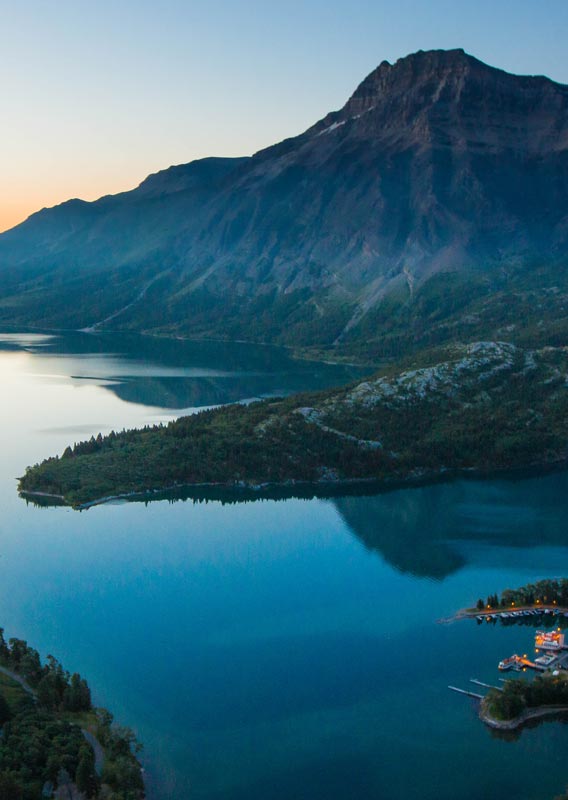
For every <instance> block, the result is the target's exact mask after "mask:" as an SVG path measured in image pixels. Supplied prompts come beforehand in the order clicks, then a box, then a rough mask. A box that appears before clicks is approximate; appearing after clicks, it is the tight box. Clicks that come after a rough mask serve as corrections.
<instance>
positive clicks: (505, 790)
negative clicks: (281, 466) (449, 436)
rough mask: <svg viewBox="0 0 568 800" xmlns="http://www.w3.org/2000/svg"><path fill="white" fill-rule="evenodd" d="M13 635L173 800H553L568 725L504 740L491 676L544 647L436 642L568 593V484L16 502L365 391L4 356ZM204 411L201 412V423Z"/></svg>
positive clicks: (206, 358)
mask: <svg viewBox="0 0 568 800" xmlns="http://www.w3.org/2000/svg"><path fill="white" fill-rule="evenodd" d="M0 376H1V381H2V384H1V388H2V395H1V397H2V401H1V402H2V412H3V413H2V416H1V421H0V424H1V426H2V434H1V439H0V441H1V443H2V449H1V454H0V496H1V500H2V515H1V517H0V569H1V573H0V574H1V576H2V580H1V582H0V624H2V625H3V626H4V627H5V628H6V632H7V634H8V635H9V636H21V637H22V638H26V639H28V640H29V641H30V642H31V643H32V644H34V645H35V646H37V647H38V649H40V651H41V652H42V653H43V655H46V654H47V653H54V654H55V655H56V656H57V657H59V658H60V659H61V660H62V661H63V663H64V664H65V666H66V667H67V668H68V669H70V670H72V671H75V670H78V671H80V672H82V673H83V674H84V675H85V676H86V677H87V678H88V680H89V683H90V684H91V686H92V688H93V691H94V695H95V700H96V701H97V702H98V703H100V704H102V705H107V706H108V707H110V708H111V709H112V710H113V711H114V712H115V715H116V717H117V718H118V719H119V721H120V722H123V723H125V724H130V725H131V726H132V727H134V728H135V730H136V732H137V734H138V736H139V737H140V739H141V740H142V741H143V742H144V745H145V754H144V762H145V766H146V769H147V777H148V785H149V796H150V797H151V798H152V800H174V798H175V800H186V798H187V799H188V800H191V798H195V800H245V798H246V800H261V799H262V800H272V799H273V798H274V799H278V800H296V798H302V799H304V798H305V800H320V799H321V800H350V799H351V798H386V797H388V798H391V799H393V798H394V799H395V800H398V799H400V800H403V798H404V800H418V799H419V798H420V800H429V799H430V798H431V799H432V800H434V798H435V799H436V800H455V799H456V798H464V799H467V800H482V799H483V800H486V798H498V797H503V796H513V797H515V798H517V800H550V799H551V798H552V797H553V796H554V795H555V794H557V793H558V792H559V791H560V790H561V789H563V787H564V784H565V783H566V782H568V763H567V761H566V753H567V752H568V726H567V725H564V724H562V723H557V722H549V723H546V724H543V725H541V726H539V727H537V728H534V729H531V730H526V731H524V732H523V733H522V735H521V736H520V737H519V738H517V739H516V740H513V741H506V740H503V739H500V738H497V737H495V736H494V735H492V734H491V733H489V732H488V731H487V730H486V729H485V728H484V727H483V726H482V725H481V724H479V723H478V722H477V720H476V717H475V713H474V709H473V707H472V706H471V704H470V701H469V700H466V699H462V698H461V697H459V696H457V695H454V694H452V693H450V692H449V691H448V690H447V685H448V684H449V683H452V684H457V685H458V686H464V687H465V686H467V684H468V680H469V679H470V678H473V677H477V678H480V679H481V680H486V681H488V682H493V683H494V682H496V680H497V678H498V673H497V669H496V664H497V661H498V660H499V659H500V658H502V657H503V656H506V655H510V654H511V653H512V652H516V651H523V652H526V651H527V650H528V649H529V648H530V647H531V643H532V636H531V632H530V630H529V629H525V628H519V627H513V628H504V627H502V626H501V625H499V626H496V627H491V626H489V625H483V626H480V627H478V626H477V625H476V624H475V623H470V622H464V623H460V624H453V625H440V624H437V622H436V621H437V620H438V619H439V618H440V617H443V616H447V615H449V614H451V613H452V611H453V610H455V609H456V608H458V607H461V606H463V605H466V604H470V603H472V602H473V601H475V600H476V598H477V597H478V596H479V595H485V594H487V593H488V592H491V591H494V590H500V589H502V588H504V587H506V586H516V585H521V584H523V583H525V582H527V581H531V580H536V579H538V578H541V577H545V576H558V575H565V574H566V573H567V572H568V531H567V530H566V516H567V510H568V499H567V498H568V495H567V490H568V477H567V476H566V475H565V474H561V475H554V476H549V477H546V478H541V479H531V480H525V481H516V482H507V481H491V482H479V483H473V482H456V483H453V484H449V485H444V486H434V487H429V488H420V489H409V490H405V491H397V492H392V493H390V494H385V495H382V496H377V497H370V498H354V497H350V498H337V499H334V500H310V501H307V500H287V501H279V502H275V501H261V502H256V503H244V504H239V505H230V504H225V505H223V504H221V503H219V502H210V503H200V504H194V503H192V502H190V501H187V502H177V503H169V502H167V501H163V502H157V503H152V504H150V505H148V506H145V505H144V504H143V503H123V504H114V505H107V506H102V507H97V508H95V509H92V510H90V511H88V512H83V513H78V512H73V511H70V510H67V509H61V508H49V509H38V508H35V507H33V506H31V505H26V503H24V502H23V501H22V500H20V499H19V498H18V497H17V493H16V481H15V478H16V477H17V476H18V475H19V474H21V472H22V471H23V469H24V468H25V466H26V465H27V464H30V463H34V462H36V461H38V460H40V459H41V458H43V457H45V456H47V455H50V454H53V453H54V452H60V451H61V450H62V449H63V448H64V446H65V445H66V444H68V443H69V442H73V441H75V440H79V439H82V438H85V437H88V436H90V435H91V434H92V433H95V434H96V433H98V431H99V430H101V431H103V432H105V431H109V430H111V429H112V428H114V429H121V428H122V427H125V426H133V425H142V424H146V423H153V422H156V421H162V420H164V421H165V420H168V419H171V418H172V417H174V416H177V415H178V414H179V413H190V412H191V411H192V410H194V409H195V408H199V407H204V406H208V405H214V404H217V403H223V402H231V401H236V400H240V399H250V398H253V397H260V396H266V395H272V394H279V393H285V392H290V391H299V390H302V389H308V388H318V387H323V386H329V385H334V384H337V383H341V382H346V381H348V380H350V379H353V378H355V377H357V373H356V372H354V371H350V370H348V369H343V368H337V367H329V366H325V365H314V364H302V363H296V362H293V361H291V360H290V359H289V358H288V357H287V356H286V355H285V354H283V353H282V352H280V351H276V350H272V349H269V348H252V347H244V346H243V347H236V346H228V345H227V346H225V345H213V344H199V345H195V344H193V345H189V344H181V343H172V342H156V341H155V340H146V339H137V338H135V337H110V336H94V335H93V336H88V335H82V336H79V335H74V336H67V337H42V336H38V335H35V334H34V335H32V334H26V335H23V334H22V335H14V334H11V335H0ZM182 410H183V411H182Z"/></svg>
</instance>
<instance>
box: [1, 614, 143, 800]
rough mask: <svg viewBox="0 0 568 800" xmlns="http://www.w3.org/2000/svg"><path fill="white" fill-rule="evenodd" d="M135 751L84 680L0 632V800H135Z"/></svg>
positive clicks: (139, 785) (138, 778)
mask: <svg viewBox="0 0 568 800" xmlns="http://www.w3.org/2000/svg"><path fill="white" fill-rule="evenodd" d="M139 750H140V746H139V745H138V743H137V742H136V739H135V736H134V734H133V733H132V731H131V730H130V729H129V728H126V727H122V726H118V725H115V724H114V723H113V717H112V714H111V713H110V712H109V711H107V710H106V709H100V708H94V707H93V705H92V701H91V691H90V689H89V686H88V684H87V682H86V681H85V680H84V678H82V677H81V676H80V675H79V674H78V673H73V674H70V673H69V672H67V671H66V670H64V668H63V667H62V665H61V664H60V663H59V662H58V661H57V660H56V659H55V658H54V657H53V656H48V657H47V659H46V661H45V663H42V661H41V659H40V656H39V653H38V652H37V650H35V649H34V648H33V647H30V646H29V645H28V644H27V642H25V641H23V640H21V639H15V638H11V639H9V640H8V641H6V639H5V637H4V631H3V629H2V628H0V800H38V798H40V797H59V796H61V797H63V796H75V797H82V798H86V799H87V800H143V798H144V796H145V793H144V780H143V775H142V768H141V765H140V762H139V761H138V758H137V754H138V753H139ZM65 791H67V794H65V795H64V794H61V792H65Z"/></svg>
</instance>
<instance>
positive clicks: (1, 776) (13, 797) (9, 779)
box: [0, 772, 23, 800]
mask: <svg viewBox="0 0 568 800" xmlns="http://www.w3.org/2000/svg"><path fill="white" fill-rule="evenodd" d="M0 800H23V789H22V787H21V785H20V784H19V782H18V779H17V776H16V775H14V773H12V772H0Z"/></svg>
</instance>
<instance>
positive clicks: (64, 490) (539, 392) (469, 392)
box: [19, 342, 568, 506]
mask: <svg viewBox="0 0 568 800" xmlns="http://www.w3.org/2000/svg"><path fill="white" fill-rule="evenodd" d="M567 379H568V350H566V349H564V348H544V349H540V350H528V349H521V348H518V347H515V346H513V345H511V344H505V343H500V342H478V343H474V344H469V345H459V346H458V345H456V346H452V347H450V348H447V349H446V350H444V351H441V352H439V353H438V354H432V353H431V354H430V355H423V356H422V357H421V361H420V363H417V364H415V365H414V366H413V367H412V368H409V367H407V368H406V369H400V368H399V369H395V368H394V367H390V368H389V369H388V370H384V371H383V372H381V373H378V374H376V375H374V376H372V377H370V378H369V379H368V380H365V381H363V382H360V383H357V384H354V385H351V386H348V387H345V388H343V389H340V390H335V391H327V392H320V393H317V394H304V395H296V396H294V397H291V398H287V399H285V400H265V401H261V402H257V403H252V404H250V405H233V406H226V407H222V408H217V409H214V410H209V411H203V412H201V413H199V414H195V415H193V416H187V417H182V418H180V419H179V420H177V421H175V422H172V423H170V424H168V425H164V426H155V427H147V428H144V429H142V430H132V431H123V432H122V433H114V432H113V433H111V434H110V435H108V436H105V437H103V436H101V435H99V436H98V437H96V438H94V437H93V438H91V440H90V441H86V442H81V443H78V444H75V445H73V446H71V445H70V446H69V447H68V448H67V449H66V450H65V452H64V453H63V455H62V456H60V457H54V458H50V459H48V460H46V461H44V462H43V463H41V464H38V465H36V466H34V467H31V468H28V469H27V470H26V473H25V475H24V476H23V477H22V478H21V480H20V484H19V488H20V491H21V492H22V493H23V494H24V495H26V494H30V493H46V494H50V495H56V496H58V497H60V498H62V499H63V501H64V502H67V503H69V504H72V505H74V506H80V505H81V504H84V503H88V502H90V501H94V500H97V499H99V498H103V497H106V496H110V495H118V494H129V493H143V492H146V491H150V490H155V489H165V488H171V487H176V486H182V485H198V484H222V485H225V486H231V487H236V488H237V489H239V488H244V487H257V488H258V487H263V486H266V485H284V486H286V487H288V488H289V487H292V486H293V485H294V484H297V483H299V482H312V483H313V484H314V485H315V487H316V491H317V487H322V488H323V487H324V486H329V485H330V484H331V485H333V484H338V483H340V482H342V481H353V480H355V481H357V480H375V481H384V482H387V483H388V482H393V481H399V480H403V481H404V480H409V479H414V480H416V479H429V478H434V477H437V476H440V475H444V474H448V473H450V474H451V473H453V472H457V471H460V470H468V471H477V472H488V471H495V470H511V469H518V468H526V467H535V466H538V467H542V466H544V465H552V464H557V463H563V462H564V461H565V458H566V451H567V447H566V444H567V442H568V413H567V412H568V392H567V390H566V381H567Z"/></svg>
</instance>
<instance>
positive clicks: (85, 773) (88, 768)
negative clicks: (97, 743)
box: [75, 746, 99, 798]
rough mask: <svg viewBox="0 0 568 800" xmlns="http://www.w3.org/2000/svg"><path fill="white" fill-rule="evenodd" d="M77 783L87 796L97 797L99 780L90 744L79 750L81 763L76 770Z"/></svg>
mask: <svg viewBox="0 0 568 800" xmlns="http://www.w3.org/2000/svg"><path fill="white" fill-rule="evenodd" d="M75 783H76V785H77V788H78V789H79V791H80V792H83V793H84V794H85V796H86V797H88V798H90V797H95V796H96V794H97V792H98V790H99V780H98V778H97V773H96V771H95V755H94V753H93V750H92V748H91V747H89V746H85V747H83V748H82V749H81V750H80V752H79V763H78V765H77V771H76V772H75Z"/></svg>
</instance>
